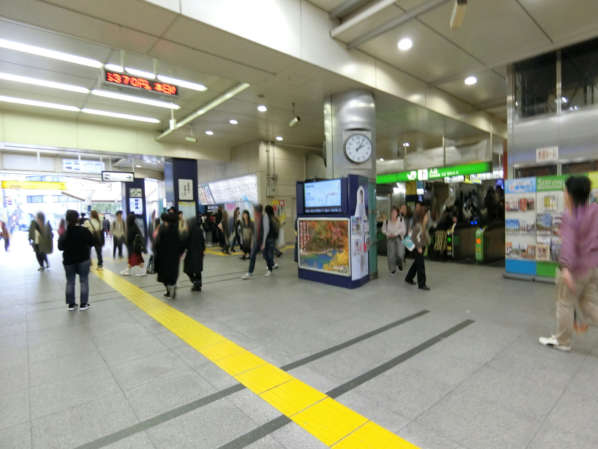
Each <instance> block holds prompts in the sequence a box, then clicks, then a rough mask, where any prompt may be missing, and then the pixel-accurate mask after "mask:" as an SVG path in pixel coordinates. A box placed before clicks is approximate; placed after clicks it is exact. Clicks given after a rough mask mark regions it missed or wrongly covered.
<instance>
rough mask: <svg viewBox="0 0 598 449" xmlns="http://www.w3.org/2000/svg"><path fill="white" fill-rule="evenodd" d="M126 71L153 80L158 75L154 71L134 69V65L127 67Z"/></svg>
mask: <svg viewBox="0 0 598 449" xmlns="http://www.w3.org/2000/svg"><path fill="white" fill-rule="evenodd" d="M125 72H127V73H128V74H130V75H133V76H140V77H141V78H147V79H148V80H153V79H154V78H155V77H156V75H154V74H153V73H152V72H146V71H145V70H139V69H134V68H133V67H125Z"/></svg>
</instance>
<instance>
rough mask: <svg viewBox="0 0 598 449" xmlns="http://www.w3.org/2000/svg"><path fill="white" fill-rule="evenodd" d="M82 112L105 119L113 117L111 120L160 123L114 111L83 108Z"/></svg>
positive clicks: (150, 118)
mask: <svg viewBox="0 0 598 449" xmlns="http://www.w3.org/2000/svg"><path fill="white" fill-rule="evenodd" d="M81 112H84V113H85V114H92V115H101V116H104V117H111V118H122V119H125V120H133V121H136V122H145V123H160V120H158V119H157V118H154V117H145V116H142V115H133V114H123V113H121V112H112V111H102V110H100V109H91V108H83V109H81Z"/></svg>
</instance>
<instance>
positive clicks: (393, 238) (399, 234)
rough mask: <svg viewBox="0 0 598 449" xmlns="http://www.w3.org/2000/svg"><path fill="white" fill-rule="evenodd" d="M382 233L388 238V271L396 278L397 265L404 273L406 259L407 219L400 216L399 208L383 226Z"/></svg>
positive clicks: (393, 210)
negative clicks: (404, 240) (404, 243)
mask: <svg viewBox="0 0 598 449" xmlns="http://www.w3.org/2000/svg"><path fill="white" fill-rule="evenodd" d="M382 233H383V234H384V235H385V236H386V251H387V259H388V271H389V272H390V274H391V275H393V276H394V275H395V274H396V272H397V264H398V267H399V270H400V271H403V259H404V258H405V247H404V246H403V239H404V238H405V234H406V233H407V223H406V222H405V217H403V216H402V215H399V209H398V208H397V207H393V208H392V211H391V212H390V219H387V220H386V221H384V223H383V224H382Z"/></svg>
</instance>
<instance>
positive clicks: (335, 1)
mask: <svg viewBox="0 0 598 449" xmlns="http://www.w3.org/2000/svg"><path fill="white" fill-rule="evenodd" d="M309 2H310V3H312V4H314V5H316V6H317V7H318V8H320V9H323V10H324V11H327V12H330V11H332V10H333V9H334V8H336V7H337V6H339V5H342V4H343V3H344V2H345V0H309Z"/></svg>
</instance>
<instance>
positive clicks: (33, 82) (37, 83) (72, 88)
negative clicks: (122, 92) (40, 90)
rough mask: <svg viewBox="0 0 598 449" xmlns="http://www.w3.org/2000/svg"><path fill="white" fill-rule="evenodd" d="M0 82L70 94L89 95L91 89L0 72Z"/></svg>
mask: <svg viewBox="0 0 598 449" xmlns="http://www.w3.org/2000/svg"><path fill="white" fill-rule="evenodd" d="M0 80H4V81H13V82H15V83H21V84H29V85H32V86H41V87H49V88H50V89H59V90H66V91H69V92H77V93H81V94H88V93H89V89H88V88H86V87H83V86H75V85H74V84H66V83H58V82H55V81H48V80H43V79H39V78H31V77H29V76H21V75H15V74H12V73H5V72H0Z"/></svg>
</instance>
